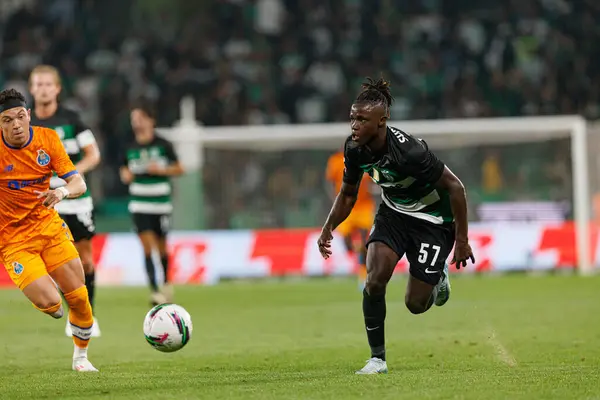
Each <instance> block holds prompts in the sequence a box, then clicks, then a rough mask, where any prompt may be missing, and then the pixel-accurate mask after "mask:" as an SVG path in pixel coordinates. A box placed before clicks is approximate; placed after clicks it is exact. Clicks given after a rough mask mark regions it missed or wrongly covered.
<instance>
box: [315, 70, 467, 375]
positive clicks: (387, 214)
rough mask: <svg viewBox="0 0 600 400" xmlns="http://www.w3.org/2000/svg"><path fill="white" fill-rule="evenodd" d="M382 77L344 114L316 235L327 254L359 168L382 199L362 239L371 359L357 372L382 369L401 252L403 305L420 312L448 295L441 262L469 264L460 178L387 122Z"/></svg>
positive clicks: (346, 212) (352, 197) (389, 100)
mask: <svg viewBox="0 0 600 400" xmlns="http://www.w3.org/2000/svg"><path fill="white" fill-rule="evenodd" d="M392 101H393V98H392V95H391V93H390V90H389V85H388V82H386V81H385V80H383V79H380V80H378V81H376V82H375V81H373V80H371V79H368V81H367V82H366V83H364V84H363V90H362V91H361V92H360V94H359V95H358V97H357V98H356V100H355V101H354V104H352V108H351V111H350V123H351V128H352V134H351V135H350V136H349V137H348V138H347V139H346V143H345V146H344V147H345V149H344V163H345V170H344V179H343V184H342V187H341V189H340V192H339V194H338V195H337V197H336V199H335V202H334V203H333V207H332V209H331V212H330V213H329V216H328V217H327V221H326V222H325V224H324V226H323V229H322V231H321V236H320V237H319V239H318V246H319V250H320V252H321V254H322V255H323V257H324V258H328V257H329V256H330V255H331V250H330V247H331V240H332V232H333V230H334V229H335V228H336V227H337V226H338V225H339V224H340V223H342V222H343V221H344V220H345V219H346V218H347V217H348V215H349V214H350V211H351V210H352V207H353V206H354V203H355V201H356V196H357V193H358V185H359V183H360V180H361V177H362V175H363V173H365V172H366V173H367V174H369V176H370V177H371V179H372V180H373V181H374V182H375V183H377V184H378V185H379V186H380V187H381V190H382V194H381V197H382V200H383V202H382V203H381V205H380V207H379V210H378V212H377V215H376V216H375V222H374V225H373V227H372V229H371V234H370V237H369V239H368V240H367V281H366V285H365V289H364V291H363V315H364V321H365V329H366V332H367V338H368V341H369V346H370V347H371V358H370V359H369V360H368V361H367V364H366V365H365V366H364V367H363V368H362V369H361V370H359V371H357V373H358V374H380V373H387V371H388V367H387V362H386V357H385V356H386V354H385V331H384V322H385V317H386V303H385V293H386V288H387V284H388V282H389V280H390V279H391V277H392V274H393V272H394V269H395V267H396V264H397V263H398V261H399V260H400V258H402V257H403V256H404V255H405V254H406V257H407V259H408V261H409V263H410V270H409V272H410V275H409V278H408V287H407V289H406V296H405V303H406V307H407V308H408V310H409V311H410V312H411V313H413V314H421V313H424V312H426V311H427V310H429V308H430V307H431V306H432V305H433V304H435V305H437V306H442V305H444V304H445V303H446V302H447V301H448V299H449V297H450V281H449V276H448V264H447V263H446V259H447V258H448V255H449V254H450V252H451V250H452V247H453V246H455V249H454V256H453V259H452V263H456V268H457V269H458V268H460V267H461V266H463V267H466V265H467V260H469V259H470V260H471V262H475V259H474V257H473V252H472V251H471V247H470V246H469V242H468V237H467V236H468V235H467V234H468V226H467V200H466V194H465V188H464V186H463V184H462V183H461V181H460V180H459V179H458V178H457V177H456V176H455V175H454V174H453V173H452V172H451V171H450V169H448V167H447V166H445V165H444V163H443V162H442V161H441V160H440V159H438V158H437V157H436V156H435V154H433V153H432V152H431V151H430V150H429V148H428V146H427V144H426V143H425V142H424V141H423V140H421V139H417V138H415V137H413V136H411V135H410V134H408V133H406V132H403V131H401V130H399V129H396V128H393V127H389V126H387V119H388V117H389V115H390V114H389V113H390V106H391V105H392Z"/></svg>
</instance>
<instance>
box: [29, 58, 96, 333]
mask: <svg viewBox="0 0 600 400" xmlns="http://www.w3.org/2000/svg"><path fill="white" fill-rule="evenodd" d="M29 91H30V93H31V95H32V96H33V98H34V100H35V107H34V112H33V113H32V115H31V124H33V125H36V126H43V127H46V128H51V129H54V130H55V131H56V132H57V133H58V136H59V137H60V139H61V141H62V143H63V145H64V147H65V150H66V151H67V154H68V155H69V157H70V158H71V161H72V162H73V163H74V164H75V168H76V169H77V171H78V172H79V173H80V174H81V175H82V176H85V174H86V173H87V172H89V171H91V170H93V169H94V168H96V166H97V165H98V164H99V163H100V150H99V149H98V145H97V143H96V139H95V138H94V134H93V133H92V131H91V130H90V129H89V128H88V127H87V126H85V125H84V124H83V123H82V122H81V120H80V119H79V117H78V116H77V114H76V113H75V112H73V111H71V110H68V109H66V108H64V107H62V106H61V105H60V104H58V95H59V94H60V91H61V80H60V75H59V73H58V70H57V69H56V68H54V67H52V66H50V65H39V66H37V67H35V68H34V69H33V71H31V74H30V76H29ZM64 185H65V181H64V180H63V179H60V178H59V177H58V176H56V175H55V176H53V177H52V179H51V180H50V187H51V188H52V189H56V188H58V187H61V186H64ZM55 209H56V211H58V213H59V214H60V216H61V218H62V219H63V220H64V221H65V222H66V223H67V225H68V226H69V229H70V230H71V233H72V234H73V239H74V241H75V247H76V248H77V251H78V252H79V257H81V262H82V264H83V271H84V272H85V286H86V287H87V291H88V295H89V298H90V304H91V305H92V310H93V311H95V307H94V294H95V293H96V279H95V278H96V276H95V266H94V259H93V257H92V241H91V239H92V237H94V233H95V230H96V228H95V225H94V214H93V211H94V204H93V202H92V197H91V196H90V191H89V190H86V192H85V193H84V194H83V195H82V196H81V197H78V198H77V199H65V200H64V201H62V202H60V203H59V204H57V205H56V207H55ZM65 333H66V335H67V336H71V335H72V332H71V324H69V323H68V322H67V326H66V328H65ZM92 336H93V337H99V336H100V326H99V325H98V321H97V319H96V317H94V327H93V328H92Z"/></svg>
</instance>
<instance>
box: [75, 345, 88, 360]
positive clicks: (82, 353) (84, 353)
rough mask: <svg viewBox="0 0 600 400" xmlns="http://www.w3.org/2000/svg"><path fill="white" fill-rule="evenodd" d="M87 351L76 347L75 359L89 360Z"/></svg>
mask: <svg viewBox="0 0 600 400" xmlns="http://www.w3.org/2000/svg"><path fill="white" fill-rule="evenodd" d="M87 351H88V349H87V347H86V348H85V349H82V348H79V347H77V346H75V350H73V358H87Z"/></svg>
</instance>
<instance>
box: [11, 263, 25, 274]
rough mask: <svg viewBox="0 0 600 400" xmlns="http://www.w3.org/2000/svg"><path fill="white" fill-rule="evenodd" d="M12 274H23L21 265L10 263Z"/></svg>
mask: <svg viewBox="0 0 600 400" xmlns="http://www.w3.org/2000/svg"><path fill="white" fill-rule="evenodd" d="M12 268H13V272H14V273H15V274H17V275H21V274H22V273H23V269H24V268H23V264H21V263H18V262H16V261H13V263H12Z"/></svg>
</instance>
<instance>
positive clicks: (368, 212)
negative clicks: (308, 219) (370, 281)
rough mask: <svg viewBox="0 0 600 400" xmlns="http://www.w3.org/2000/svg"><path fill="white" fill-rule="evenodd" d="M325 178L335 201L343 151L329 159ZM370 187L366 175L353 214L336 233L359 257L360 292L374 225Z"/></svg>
mask: <svg viewBox="0 0 600 400" xmlns="http://www.w3.org/2000/svg"><path fill="white" fill-rule="evenodd" d="M325 178H326V179H327V181H328V182H329V184H330V188H331V190H330V193H331V198H332V200H334V199H335V196H336V195H337V194H338V193H339V192H340V188H341V187H342V181H343V178H344V152H343V151H339V152H337V153H335V154H333V155H332V156H331V157H329V160H328V161H327V172H326V174H325ZM370 187H371V180H370V179H369V177H368V176H367V175H364V176H363V179H362V181H361V183H360V186H359V189H358V196H357V197H356V203H355V204H354V208H353V209H352V212H351V213H350V215H349V216H348V218H346V220H345V221H344V222H342V223H341V224H340V225H339V226H338V227H337V228H336V231H337V232H339V234H340V235H342V237H343V238H344V243H345V245H346V249H347V250H348V251H349V252H350V253H352V254H353V255H354V254H356V255H358V264H359V270H358V283H359V287H360V290H362V289H363V288H364V283H365V279H366V277H367V266H366V263H367V247H366V242H367V236H368V235H369V230H370V229H371V226H372V225H373V218H374V213H375V202H374V200H373V196H372V193H371V191H370V190H369V188H370ZM355 236H358V238H359V240H358V241H357V242H356V241H355V240H354V239H355ZM355 243H356V244H355Z"/></svg>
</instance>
